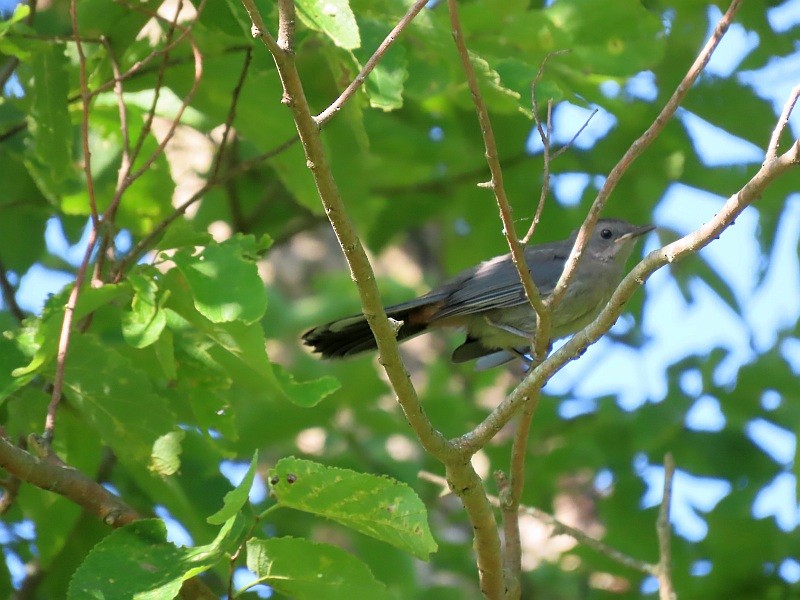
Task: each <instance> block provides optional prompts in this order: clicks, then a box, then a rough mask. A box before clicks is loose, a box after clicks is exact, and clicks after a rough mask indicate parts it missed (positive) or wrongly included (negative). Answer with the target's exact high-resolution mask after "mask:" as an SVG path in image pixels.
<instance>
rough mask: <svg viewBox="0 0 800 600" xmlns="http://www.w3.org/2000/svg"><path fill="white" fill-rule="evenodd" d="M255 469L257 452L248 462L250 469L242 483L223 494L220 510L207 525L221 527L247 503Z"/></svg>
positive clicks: (211, 517) (209, 519)
mask: <svg viewBox="0 0 800 600" xmlns="http://www.w3.org/2000/svg"><path fill="white" fill-rule="evenodd" d="M257 468H258V450H256V451H255V453H254V454H253V460H252V461H250V468H249V469H247V473H245V475H244V478H242V481H241V482H239V485H237V486H236V487H235V488H233V489H232V490H231V491H230V492H228V493H227V494H225V498H224V499H223V500H222V503H223V504H222V508H221V509H219V510H218V511H217V512H215V513H214V514H213V515H211V516H210V517H208V519H206V520H207V521H208V522H209V523H211V524H212V525H221V524H222V523H224V522H225V521H227V520H228V519H230V518H231V517H233V516H234V515H236V513H238V512H239V511H240V510H241V509H242V507H243V506H244V505H245V503H246V502H247V498H248V496H249V494H250V488H251V487H253V480H254V479H255V477H256V469H257Z"/></svg>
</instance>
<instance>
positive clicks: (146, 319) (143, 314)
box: [122, 271, 167, 348]
mask: <svg viewBox="0 0 800 600" xmlns="http://www.w3.org/2000/svg"><path fill="white" fill-rule="evenodd" d="M128 282H129V283H130V284H131V286H132V287H133V292H134V295H133V301H132V303H131V310H130V311H128V312H125V313H123V315H122V335H123V336H124V337H125V341H126V342H128V343H129V344H130V345H131V346H133V347H134V348H145V347H147V346H149V345H150V344H153V343H155V342H156V340H158V338H159V337H160V336H161V332H162V331H163V330H164V327H166V325H167V315H166V314H165V313H164V311H163V310H161V305H162V304H163V302H164V298H163V297H162V298H161V299H160V300H159V298H158V295H159V294H158V293H159V289H158V284H157V283H156V281H155V279H154V277H153V276H152V273H148V272H146V271H143V272H131V273H130V274H129V275H128Z"/></svg>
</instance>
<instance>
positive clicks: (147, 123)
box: [117, 0, 191, 190]
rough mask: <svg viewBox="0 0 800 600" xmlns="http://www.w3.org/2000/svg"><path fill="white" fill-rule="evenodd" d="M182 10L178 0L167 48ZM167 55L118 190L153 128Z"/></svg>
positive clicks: (167, 38) (169, 27)
mask: <svg viewBox="0 0 800 600" xmlns="http://www.w3.org/2000/svg"><path fill="white" fill-rule="evenodd" d="M182 8H183V0H178V3H177V5H176V6H175V13H174V14H173V15H172V19H171V20H169V21H167V33H166V37H165V40H166V46H167V47H169V42H170V41H172V38H173V37H174V36H175V29H176V26H177V23H178V16H179V15H180V13H181V9H182ZM156 14H158V13H156ZM187 39H191V37H189V36H187ZM169 55H170V51H169V50H167V51H166V52H164V54H163V55H162V57H161V62H160V64H159V65H158V70H157V71H156V81H155V84H154V85H153V99H152V100H151V101H150V108H149V109H148V110H147V113H146V115H145V118H144V123H142V127H141V129H140V130H139V135H138V136H137V137H136V145H135V146H134V147H133V150H132V151H131V155H130V161H129V162H128V164H127V165H126V166H127V168H126V169H125V170H122V169H120V174H119V180H118V181H117V189H118V190H119V189H123V188H124V187H125V181H126V180H127V179H128V178H129V177H130V173H131V170H132V169H133V165H134V164H135V163H136V159H137V158H139V153H140V152H141V151H142V147H143V146H144V142H145V140H147V138H148V136H149V135H150V131H151V129H152V127H153V120H154V119H155V116H156V109H157V108H158V100H159V98H160V97H161V89H162V88H163V86H164V75H165V74H166V72H167V65H168V64H169ZM175 120H178V121H179V120H180V119H173V121H175Z"/></svg>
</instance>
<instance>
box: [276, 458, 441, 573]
mask: <svg viewBox="0 0 800 600" xmlns="http://www.w3.org/2000/svg"><path fill="white" fill-rule="evenodd" d="M270 489H271V491H272V495H273V496H274V497H275V499H276V500H277V501H278V503H279V504H280V505H282V506H287V507H290V508H295V509H297V510H302V511H305V512H310V513H313V514H316V515H320V516H322V517H327V518H328V519H331V520H333V521H337V522H338V523H341V524H342V525H345V526H347V527H349V528H351V529H354V530H356V531H359V532H361V533H363V534H366V535H369V536H371V537H374V538H376V539H379V540H382V541H384V542H387V543H389V544H392V545H393V546H395V547H397V548H400V549H401V550H403V551H405V552H408V553H410V554H413V555H414V556H416V557H417V558H421V559H423V560H426V559H427V558H428V555H429V554H430V553H431V552H434V551H435V550H436V542H435V541H434V540H433V536H432V535H431V532H430V529H429V528H428V520H427V516H428V513H427V511H426V510H425V505H424V504H423V503H422V500H420V498H419V496H417V494H416V493H415V492H414V490H412V489H411V488H410V487H409V486H408V485H406V484H405V483H401V482H399V481H396V480H394V479H390V478H388V477H377V476H375V475H369V474H367V473H357V472H355V471H350V470H348V469H338V468H335V467H326V466H325V465H320V464H318V463H315V462H312V461H309V460H301V459H298V458H294V457H288V458H284V459H282V460H280V461H278V464H277V465H275V468H274V469H272V470H271V471H270Z"/></svg>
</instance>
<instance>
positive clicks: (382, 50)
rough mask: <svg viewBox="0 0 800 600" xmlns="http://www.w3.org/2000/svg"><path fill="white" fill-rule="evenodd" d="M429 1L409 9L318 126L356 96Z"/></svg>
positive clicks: (426, 0)
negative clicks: (390, 48)
mask: <svg viewBox="0 0 800 600" xmlns="http://www.w3.org/2000/svg"><path fill="white" fill-rule="evenodd" d="M428 1H429V0H417V1H416V2H414V4H412V5H411V7H410V8H409V9H408V12H406V14H405V15H403V18H402V19H400V20H399V21H398V22H397V25H395V26H394V28H393V29H392V30H391V31H390V32H389V35H387V36H386V38H385V39H384V40H383V41H382V42H381V44H380V46H378V49H377V50H375V53H374V54H373V55H372V56H370V57H369V60H368V61H367V62H366V64H365V65H364V67H363V68H362V69H361V72H360V73H359V74H358V75H356V77H355V79H353V81H351V82H350V85H348V86H347V87H346V88H345V90H344V91H343V92H342V93H341V94H340V95H339V97H338V98H337V99H336V100H334V101H333V104H331V105H330V106H329V107H328V108H326V109H325V110H323V111H322V112H321V113H319V114H318V115H317V116H316V117H314V120H315V121H316V122H317V125H319V126H320V127H322V126H323V125H324V124H325V123H327V122H328V121H330V120H331V119H332V118H333V116H334V115H335V114H336V113H337V112H339V111H340V110H341V108H342V106H344V104H345V103H346V102H347V101H348V100H349V99H350V98H351V97H352V96H353V94H355V92H356V90H358V88H359V87H361V85H362V84H363V83H364V82H365V81H366V79H367V77H369V74H370V73H371V72H372V70H373V69H374V68H375V66H376V65H377V64H378V62H379V61H380V60H381V59H382V58H383V56H384V54H386V52H387V51H388V50H389V47H390V46H391V45H392V44H393V43H394V42H395V40H397V38H398V37H399V36H400V33H401V32H402V31H403V30H404V29H405V28H406V27H407V26H408V24H409V23H411V21H412V20H413V19H414V17H416V16H417V14H418V13H419V11H421V10H422V9H423V8H424V7H425V5H426V4H427V3H428Z"/></svg>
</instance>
